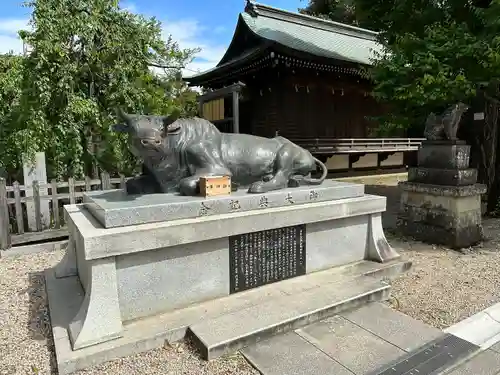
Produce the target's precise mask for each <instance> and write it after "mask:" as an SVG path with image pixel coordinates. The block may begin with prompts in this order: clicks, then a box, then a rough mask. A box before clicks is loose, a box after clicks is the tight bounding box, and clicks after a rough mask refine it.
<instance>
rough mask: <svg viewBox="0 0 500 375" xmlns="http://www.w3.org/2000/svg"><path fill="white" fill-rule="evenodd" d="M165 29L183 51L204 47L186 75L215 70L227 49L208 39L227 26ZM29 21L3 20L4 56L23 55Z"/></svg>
mask: <svg viewBox="0 0 500 375" xmlns="http://www.w3.org/2000/svg"><path fill="white" fill-rule="evenodd" d="M120 6H121V7H122V9H126V10H128V11H130V12H133V13H136V12H137V11H138V9H137V7H136V5H135V4H134V3H132V2H129V1H122V2H121V4H120ZM160 20H161V22H162V28H163V37H164V38H165V39H167V38H168V37H169V35H171V36H172V38H173V40H174V41H176V42H177V43H179V46H180V47H181V48H200V49H201V51H200V52H198V53H197V54H196V58H195V59H194V61H193V62H192V63H190V64H189V65H188V66H187V67H186V69H184V71H183V75H185V76H186V77H187V76H190V75H193V74H196V73H197V72H203V71H205V70H208V69H211V68H213V67H215V66H216V65H217V63H218V62H219V61H220V59H221V58H222V56H223V55H224V52H225V51H226V48H227V46H226V45H224V44H221V43H217V42H213V41H212V40H210V38H209V37H207V36H210V35H211V36H213V37H216V36H217V35H220V34H221V33H224V32H227V30H226V28H224V27H223V26H219V27H216V28H214V29H209V28H207V27H205V26H203V25H201V24H200V23H199V21H197V20H195V19H181V20H169V19H160ZM28 21H29V20H28V19H17V18H5V19H1V18H0V53H7V52H9V51H14V53H22V50H23V43H22V41H21V39H20V38H19V36H18V34H17V33H18V31H19V30H22V29H29V28H30V27H29V25H28Z"/></svg>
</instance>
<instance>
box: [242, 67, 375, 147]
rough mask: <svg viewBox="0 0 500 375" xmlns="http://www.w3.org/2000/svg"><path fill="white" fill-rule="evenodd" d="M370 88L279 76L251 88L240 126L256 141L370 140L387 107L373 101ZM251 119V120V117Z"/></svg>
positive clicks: (348, 81) (332, 79)
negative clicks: (256, 137) (280, 138)
mask: <svg viewBox="0 0 500 375" xmlns="http://www.w3.org/2000/svg"><path fill="white" fill-rule="evenodd" d="M370 89H371V88H370V86H369V84H368V83H367V82H363V81H361V82H357V78H355V77H345V78H339V77H337V76H334V75H321V74H320V75H318V76H317V75H316V73H315V72H312V74H311V73H309V74H284V73H282V74H280V76H279V77H276V74H274V79H273V78H271V76H270V75H266V76H264V75H263V76H261V77H260V78H259V79H258V80H254V81H253V82H251V83H250V82H249V84H248V94H249V98H248V100H247V101H246V102H244V103H242V107H244V109H243V111H242V112H243V113H248V114H249V115H247V116H245V118H243V119H242V120H241V121H242V122H246V123H247V124H246V125H245V126H244V127H245V128H246V129H248V130H249V131H248V132H251V133H252V134H255V135H261V136H266V137H272V136H274V135H275V133H276V131H279V134H280V135H282V136H284V137H287V138H309V137H313V138H315V137H325V138H367V137H370V136H372V134H371V130H372V129H373V128H374V127H375V124H374V123H373V122H371V121H369V120H368V119H367V118H366V117H367V116H377V115H381V114H382V113H383V111H384V109H383V108H382V106H381V105H380V104H379V103H377V102H376V100H375V99H374V98H373V97H371V96H370V95H369V92H370ZM250 114H251V115H250Z"/></svg>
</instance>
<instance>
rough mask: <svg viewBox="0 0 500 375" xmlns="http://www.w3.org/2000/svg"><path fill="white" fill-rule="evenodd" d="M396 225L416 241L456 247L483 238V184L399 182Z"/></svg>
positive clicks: (466, 245) (471, 244) (484, 189)
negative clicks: (441, 184) (398, 208)
mask: <svg viewBox="0 0 500 375" xmlns="http://www.w3.org/2000/svg"><path fill="white" fill-rule="evenodd" d="M399 186H400V188H401V190H402V192H401V206H400V211H399V215H398V228H399V230H400V231H401V232H402V233H403V234H404V235H407V236H411V237H413V238H415V239H417V240H420V241H423V242H427V243H432V244H440V245H445V246H448V247H450V248H454V249H459V248H465V247H469V246H473V245H475V244H477V243H479V242H480V241H482V240H483V229H482V224H481V194H483V193H485V191H486V188H485V187H484V186H483V185H479V184H478V185H472V186H465V187H461V186H440V185H428V184H421V183H417V182H402V183H400V184H399Z"/></svg>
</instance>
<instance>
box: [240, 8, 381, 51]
mask: <svg viewBox="0 0 500 375" xmlns="http://www.w3.org/2000/svg"><path fill="white" fill-rule="evenodd" d="M245 12H246V13H248V14H250V15H252V16H253V17H258V16H262V17H268V18H275V19H278V20H281V21H286V22H292V23H297V24H300V25H303V26H308V27H315V28H319V29H322V30H325V31H331V32H334V33H342V34H346V35H349V36H354V37H357V38H363V39H367V40H372V41H376V40H377V37H378V35H379V34H380V33H378V32H376V31H373V30H369V29H363V28H361V27H357V26H352V25H347V24H345V23H341V22H336V21H331V20H325V19H323V18H318V17H313V16H309V15H306V14H301V13H294V12H289V11H287V10H283V9H279V8H275V7H271V6H269V5H264V4H260V3H257V2H255V1H254V0H247V5H246V7H245Z"/></svg>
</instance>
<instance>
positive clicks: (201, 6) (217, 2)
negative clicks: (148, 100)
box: [0, 0, 307, 75]
mask: <svg viewBox="0 0 500 375" xmlns="http://www.w3.org/2000/svg"><path fill="white" fill-rule="evenodd" d="M261 2H262V3H264V4H266V5H271V6H274V7H277V8H281V9H286V10H290V11H297V9H298V8H299V7H303V6H305V5H306V3H307V0H261ZM0 3H1V5H0V53H2V52H8V51H9V50H14V51H16V52H20V51H21V50H22V44H21V43H20V41H19V39H18V38H17V36H16V32H17V30H19V29H21V28H26V24H27V21H28V19H29V17H30V12H29V9H27V8H23V7H22V6H21V5H22V3H23V1H22V0H0ZM245 4H246V0H122V5H121V6H122V7H126V8H128V9H129V10H130V11H133V12H135V13H142V14H144V15H146V16H155V17H156V18H158V19H159V20H160V21H161V22H162V24H163V33H164V36H165V37H168V35H172V37H173V38H174V40H176V41H177V42H178V43H179V44H180V46H181V47H184V48H193V47H200V48H201V49H202V51H201V52H200V53H199V54H198V55H197V58H196V59H195V61H194V62H193V63H192V64H191V65H190V66H188V67H187V71H185V74H186V75H190V74H193V71H194V72H196V71H203V70H207V69H210V68H212V67H213V66H215V64H217V62H218V61H219V59H220V58H221V57H222V55H223V53H224V51H225V49H226V48H227V46H228V45H229V42H230V41H231V37H232V35H233V31H234V28H235V26H236V21H237V19H238V14H239V13H240V12H241V11H243V9H244V7H245Z"/></svg>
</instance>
